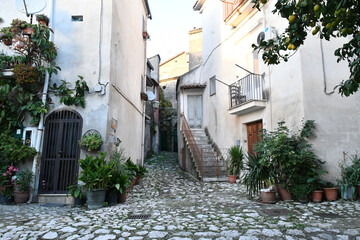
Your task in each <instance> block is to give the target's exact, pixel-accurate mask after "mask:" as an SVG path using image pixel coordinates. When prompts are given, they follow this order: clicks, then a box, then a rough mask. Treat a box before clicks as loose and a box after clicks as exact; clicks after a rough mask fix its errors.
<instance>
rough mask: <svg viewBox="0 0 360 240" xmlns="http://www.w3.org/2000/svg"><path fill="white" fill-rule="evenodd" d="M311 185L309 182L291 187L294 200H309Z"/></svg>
mask: <svg viewBox="0 0 360 240" xmlns="http://www.w3.org/2000/svg"><path fill="white" fill-rule="evenodd" d="M310 192H311V187H310V185H309V184H297V185H294V186H293V187H292V196H293V198H294V200H297V201H299V202H301V203H307V202H308V201H309V194H310Z"/></svg>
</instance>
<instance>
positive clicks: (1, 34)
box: [0, 27, 14, 46]
mask: <svg viewBox="0 0 360 240" xmlns="http://www.w3.org/2000/svg"><path fill="white" fill-rule="evenodd" d="M13 37H14V34H13V32H12V31H11V27H3V28H2V29H1V30H0V40H1V41H2V42H3V43H4V44H5V45H6V46H10V45H12V39H13Z"/></svg>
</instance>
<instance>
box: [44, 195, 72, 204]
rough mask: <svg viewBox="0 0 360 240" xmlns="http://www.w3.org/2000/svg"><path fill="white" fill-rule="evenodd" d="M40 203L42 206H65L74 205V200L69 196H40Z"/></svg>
mask: <svg viewBox="0 0 360 240" xmlns="http://www.w3.org/2000/svg"><path fill="white" fill-rule="evenodd" d="M38 202H39V203H41V204H46V203H51V204H64V205H73V203H74V198H73V197H72V196H70V195H67V194H39V195H38Z"/></svg>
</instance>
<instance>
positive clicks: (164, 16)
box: [147, 0, 202, 62]
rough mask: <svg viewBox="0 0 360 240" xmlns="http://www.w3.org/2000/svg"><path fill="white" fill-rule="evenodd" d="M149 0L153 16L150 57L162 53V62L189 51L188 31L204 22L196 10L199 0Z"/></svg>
mask: <svg viewBox="0 0 360 240" xmlns="http://www.w3.org/2000/svg"><path fill="white" fill-rule="evenodd" d="M148 1H149V5H150V11H151V15H152V20H150V19H148V33H149V35H150V39H149V40H148V45H147V57H152V56H154V55H156V54H160V57H161V62H165V61H166V60H168V59H170V58H172V57H173V56H175V55H177V54H179V53H181V52H183V51H188V48H189V34H188V33H189V31H190V30H192V29H193V28H194V27H196V28H199V27H201V26H202V24H201V14H200V13H199V12H198V11H194V10H193V6H194V4H195V2H196V0H148Z"/></svg>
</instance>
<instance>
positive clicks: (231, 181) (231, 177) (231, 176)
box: [229, 175, 237, 183]
mask: <svg viewBox="0 0 360 240" xmlns="http://www.w3.org/2000/svg"><path fill="white" fill-rule="evenodd" d="M236 178H237V176H236V175H229V183H235V182H236Z"/></svg>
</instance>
